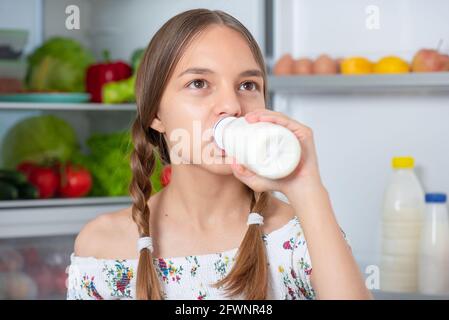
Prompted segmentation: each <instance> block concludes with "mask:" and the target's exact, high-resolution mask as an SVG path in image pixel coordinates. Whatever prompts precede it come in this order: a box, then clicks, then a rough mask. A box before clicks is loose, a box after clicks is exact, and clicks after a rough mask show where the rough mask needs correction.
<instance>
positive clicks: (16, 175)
mask: <svg viewBox="0 0 449 320" xmlns="http://www.w3.org/2000/svg"><path fill="white" fill-rule="evenodd" d="M0 181H3V182H5V181H6V182H9V183H12V184H15V185H18V184H23V183H26V182H27V178H26V176H25V175H24V174H23V173H22V172H19V171H14V170H7V169H0Z"/></svg>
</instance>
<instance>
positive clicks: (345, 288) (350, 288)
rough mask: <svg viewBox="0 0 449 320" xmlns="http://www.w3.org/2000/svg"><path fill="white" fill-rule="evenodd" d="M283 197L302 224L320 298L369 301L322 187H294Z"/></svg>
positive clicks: (367, 293)
mask: <svg viewBox="0 0 449 320" xmlns="http://www.w3.org/2000/svg"><path fill="white" fill-rule="evenodd" d="M285 195H286V197H287V198H288V200H289V202H290V204H291V205H292V207H293V208H294V210H295V212H296V215H297V216H298V218H299V221H300V222H301V227H302V229H303V232H304V236H305V238H306V241H307V248H308V251H309V255H310V259H311V261H312V268H313V271H312V274H311V282H312V286H313V288H314V290H315V292H316V295H317V297H318V298H319V299H372V295H371V293H370V292H369V291H368V289H367V288H366V286H365V283H364V281H363V277H362V275H361V272H360V270H359V267H358V265H357V263H356V261H355V259H354V257H353V255H352V253H351V249H350V247H349V245H348V244H347V242H346V240H345V239H344V237H343V234H342V232H341V229H340V226H339V225H338V223H337V221H336V218H335V215H334V212H333V210H332V207H331V203H330V199H329V196H328V193H327V190H326V189H325V187H324V186H323V185H322V184H320V183H316V184H310V185H307V187H306V188H303V186H301V187H297V188H294V187H293V186H292V187H291V188H290V189H289V190H288V191H286V194H285Z"/></svg>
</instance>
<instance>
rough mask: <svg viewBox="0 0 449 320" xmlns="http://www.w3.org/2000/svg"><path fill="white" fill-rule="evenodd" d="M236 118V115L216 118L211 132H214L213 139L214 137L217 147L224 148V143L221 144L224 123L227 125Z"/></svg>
mask: <svg viewBox="0 0 449 320" xmlns="http://www.w3.org/2000/svg"><path fill="white" fill-rule="evenodd" d="M235 119H237V118H236V117H231V116H229V117H225V118H222V119H220V120H218V121H217V122H216V123H215V125H214V128H213V134H214V139H215V143H216V144H217V145H218V147H219V148H220V149H224V145H223V132H224V130H223V129H224V128H225V127H226V125H228V124H229V123H230V122H231V121H233V120H235Z"/></svg>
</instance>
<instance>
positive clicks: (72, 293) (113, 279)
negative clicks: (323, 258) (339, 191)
mask: <svg viewBox="0 0 449 320" xmlns="http://www.w3.org/2000/svg"><path fill="white" fill-rule="evenodd" d="M344 236H345V239H346V235H344ZM262 239H263V241H264V244H265V245H266V248H267V251H266V252H267V260H268V272H269V279H270V282H271V283H270V285H269V290H270V291H269V292H268V297H269V298H270V299H288V300H298V299H316V294H315V291H314V289H313V287H312V284H311V281H310V278H311V275H312V272H313V271H312V270H313V268H312V262H311V260H310V256H309V253H308V248H307V243H306V240H305V238H304V234H303V232H302V229H301V226H300V223H299V220H298V218H297V217H294V218H293V219H291V220H290V221H289V222H288V223H287V224H286V225H284V226H283V227H281V228H280V229H278V230H277V231H275V232H274V233H271V234H268V235H267V234H265V235H263V238H262ZM237 253H238V250H237V251H236V250H228V251H225V252H222V253H216V254H206V255H190V256H186V257H176V258H165V259H163V258H154V259H153V263H154V265H155V268H156V272H157V274H158V277H159V279H160V282H161V289H162V294H163V298H164V299H173V298H176V299H178V298H181V299H196V300H207V299H227V294H226V292H224V291H223V290H224V289H223V288H215V287H213V286H211V284H213V283H216V282H217V281H219V280H221V279H223V278H224V277H225V276H226V275H227V274H228V273H229V272H230V270H231V268H232V265H233V264H234V263H235V260H236V255H237ZM137 265H138V260H137V259H129V260H112V259H96V258H93V257H76V256H74V254H72V256H71V265H70V266H69V277H68V290H67V298H68V299H98V300H100V299H135V284H136V281H135V280H136V279H135V277H136V273H137ZM232 298H234V297H232Z"/></svg>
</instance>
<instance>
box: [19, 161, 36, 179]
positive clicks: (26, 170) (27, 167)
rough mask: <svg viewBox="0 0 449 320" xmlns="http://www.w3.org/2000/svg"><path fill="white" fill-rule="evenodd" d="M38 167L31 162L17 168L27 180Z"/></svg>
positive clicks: (22, 163)
mask: <svg viewBox="0 0 449 320" xmlns="http://www.w3.org/2000/svg"><path fill="white" fill-rule="evenodd" d="M37 167H38V166H37V165H36V164H34V163H33V162H30V161H24V162H21V163H19V165H18V166H17V167H16V169H17V171H19V172H22V173H23V174H24V175H25V176H26V177H27V178H28V177H29V176H30V174H31V171H33V170H34V169H35V168H37Z"/></svg>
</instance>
